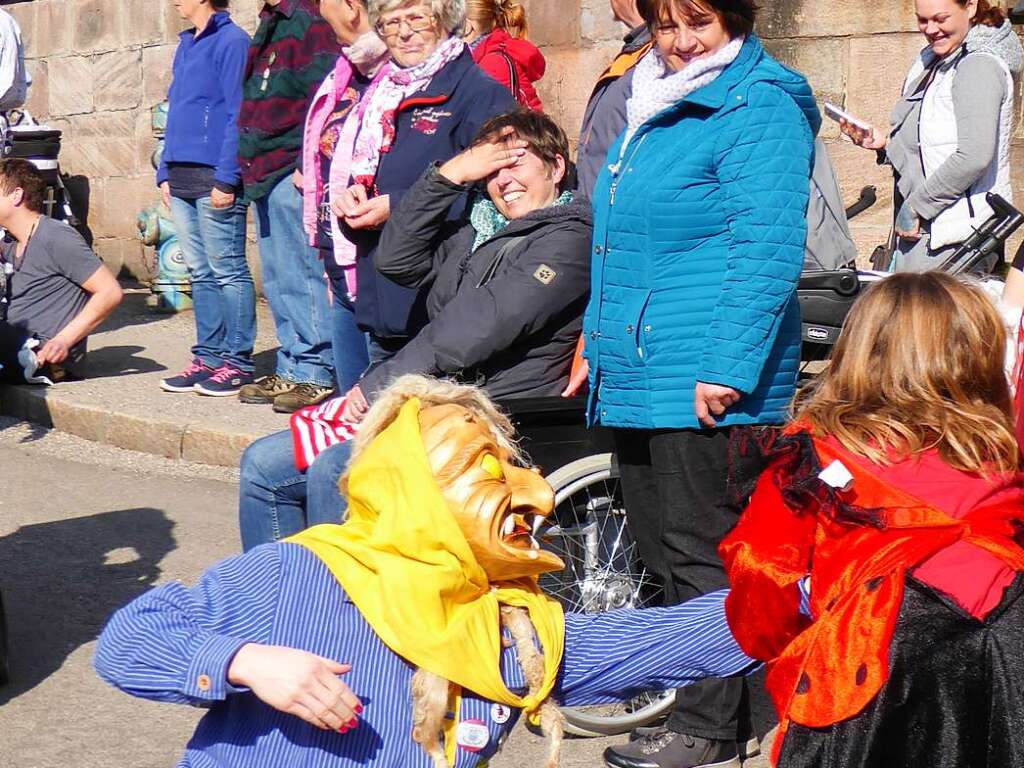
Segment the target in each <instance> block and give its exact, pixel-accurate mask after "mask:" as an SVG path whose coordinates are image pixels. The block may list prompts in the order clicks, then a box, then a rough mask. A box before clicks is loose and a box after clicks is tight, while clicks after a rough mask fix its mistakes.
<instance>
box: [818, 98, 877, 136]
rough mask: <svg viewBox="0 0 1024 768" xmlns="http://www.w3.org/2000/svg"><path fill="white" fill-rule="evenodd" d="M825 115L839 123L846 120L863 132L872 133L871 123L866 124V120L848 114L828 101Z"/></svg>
mask: <svg viewBox="0 0 1024 768" xmlns="http://www.w3.org/2000/svg"><path fill="white" fill-rule="evenodd" d="M825 115H826V116H827V117H830V118H832V119H833V120H835V121H836V122H837V123H838V122H839V121H840V120H845V121H846V122H848V123H849V124H850V125H852V126H855V127H856V128H860V129H861V130H862V131H870V130H871V124H870V123H868V122H866V121H864V120H861V119H860V118H857V117H854V116H853V115H851V114H850V113H849V112H847V111H845V110H842V109H840V108H839V107H837V106H836V105H835V104H831V103H830V102H827V101H826V102H825Z"/></svg>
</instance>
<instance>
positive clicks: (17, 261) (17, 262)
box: [14, 216, 43, 271]
mask: <svg viewBox="0 0 1024 768" xmlns="http://www.w3.org/2000/svg"><path fill="white" fill-rule="evenodd" d="M42 218H43V217H42V216H37V217H36V220H35V221H34V222H32V229H30V230H29V231H28V237H26V238H25V242H24V243H18V245H17V246H15V248H14V269H15V271H17V270H19V269H21V265H22V263H23V262H24V261H25V253H26V252H27V251H28V244H29V243H30V242H31V241H32V236H33V235H35V233H36V229H38V227H39V222H40V221H41V220H42ZM19 250H20V251H21V254H20V255H19V254H18V251H19Z"/></svg>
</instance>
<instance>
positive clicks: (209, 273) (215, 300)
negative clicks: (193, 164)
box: [171, 197, 256, 373]
mask: <svg viewBox="0 0 1024 768" xmlns="http://www.w3.org/2000/svg"><path fill="white" fill-rule="evenodd" d="M246 209H247V206H246V205H245V203H238V202H236V203H235V204H234V205H233V206H231V207H230V208H224V209H217V208H214V207H213V206H211V205H210V198H209V197H200V198H198V199H195V200H186V199H183V198H180V197H172V198H171V216H172V218H173V219H174V226H175V227H176V228H177V230H178V239H179V241H180V242H181V250H182V253H184V255H185V265H186V266H187V267H188V272H189V276H190V277H191V278H192V306H193V307H194V309H195V321H196V343H195V346H193V347H192V357H194V358H198V359H199V360H201V361H202V363H203V364H204V365H207V366H209V367H210V368H217V367H219V366H220V365H221V364H222V363H229V364H231V365H233V366H235V367H236V368H238V369H239V370H241V371H244V372H245V373H252V372H253V363H252V347H253V343H254V342H255V340H256V289H255V287H254V285H253V281H252V275H251V274H249V265H248V264H246V262H245V214H246Z"/></svg>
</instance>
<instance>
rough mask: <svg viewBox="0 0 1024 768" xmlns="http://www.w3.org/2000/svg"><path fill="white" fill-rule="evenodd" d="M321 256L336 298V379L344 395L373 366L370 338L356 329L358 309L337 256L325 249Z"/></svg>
mask: <svg viewBox="0 0 1024 768" xmlns="http://www.w3.org/2000/svg"><path fill="white" fill-rule="evenodd" d="M320 256H321V258H322V259H323V261H324V269H326V270H327V277H328V278H329V279H330V281H331V295H332V296H333V297H334V303H333V306H332V307H331V320H332V323H331V325H332V327H333V329H334V333H333V336H332V337H331V349H332V351H333V352H334V376H335V379H336V380H337V382H338V392H339V393H341V394H344V393H345V392H348V391H349V390H350V389H351V388H352V387H353V385H354V384H355V383H356V382H357V381H359V377H360V376H362V375H363V372H364V371H366V368H367V366H368V365H369V364H370V355H369V353H368V352H367V348H366V345H367V336H366V334H365V333H363V332H362V331H361V330H359V326H358V325H356V308H355V305H354V304H353V303H352V300H351V299H349V297H348V285H347V284H346V282H345V271H344V270H343V269H342V268H341V267H339V266H338V264H337V262H335V260H334V252H333V251H328V250H324V249H321V251H320Z"/></svg>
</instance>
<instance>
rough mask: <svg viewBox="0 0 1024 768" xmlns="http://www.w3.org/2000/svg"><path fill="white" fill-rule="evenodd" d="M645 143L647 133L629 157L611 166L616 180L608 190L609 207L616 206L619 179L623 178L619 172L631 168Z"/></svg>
mask: <svg viewBox="0 0 1024 768" xmlns="http://www.w3.org/2000/svg"><path fill="white" fill-rule="evenodd" d="M645 141H647V134H646V133H645V134H644V135H643V136H641V137H640V141H638V142H637V143H636V146H635V147H633V149H632V151H631V152H630V153H629V156H628V157H623V158H622V159H621V160H620V161H619V162H618V163H616V164H615V165H613V166H611V168H612V176H613V177H614V180H613V181H612V185H611V187H609V188H608V205H609V207H611V206H613V205H615V190H616V189H618V187H619V178H620V176H621V174H620V173H619V172H620V171H623V170H625V169H627V168H629V164H630V163H631V162H632V161H633V156H634V155H636V153H637V152H639V151H640V147H642V146H643V144H644V142H645Z"/></svg>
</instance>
